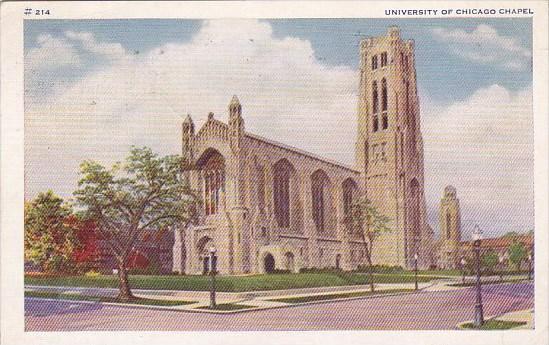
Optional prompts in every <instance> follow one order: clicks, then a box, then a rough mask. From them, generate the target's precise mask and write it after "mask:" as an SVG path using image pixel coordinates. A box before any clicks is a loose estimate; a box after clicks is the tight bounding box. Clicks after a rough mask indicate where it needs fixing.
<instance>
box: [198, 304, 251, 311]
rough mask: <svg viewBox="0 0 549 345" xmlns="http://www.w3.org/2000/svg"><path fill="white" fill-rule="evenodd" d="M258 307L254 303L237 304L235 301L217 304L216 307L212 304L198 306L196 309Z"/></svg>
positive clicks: (224, 309) (225, 309)
mask: <svg viewBox="0 0 549 345" xmlns="http://www.w3.org/2000/svg"><path fill="white" fill-rule="evenodd" d="M252 308H256V307H255V306H253V305H246V304H235V303H222V304H218V305H216V306H215V308H210V306H204V307H198V308H196V309H206V310H223V311H227V310H242V309H252Z"/></svg>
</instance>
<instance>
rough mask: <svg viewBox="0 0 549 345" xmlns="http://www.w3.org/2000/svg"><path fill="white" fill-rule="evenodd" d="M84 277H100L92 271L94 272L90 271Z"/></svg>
mask: <svg viewBox="0 0 549 345" xmlns="http://www.w3.org/2000/svg"><path fill="white" fill-rule="evenodd" d="M84 276H85V277H87V278H97V277H99V276H101V273H99V272H97V271H94V270H91V271H88V272H86V273H84Z"/></svg>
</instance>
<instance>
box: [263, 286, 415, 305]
mask: <svg viewBox="0 0 549 345" xmlns="http://www.w3.org/2000/svg"><path fill="white" fill-rule="evenodd" d="M411 291H414V290H412V289H392V290H382V291H374V292H372V291H357V292H348V293H337V294H326V295H312V296H299V297H286V298H276V299H270V300H268V301H270V302H283V303H306V302H314V301H326V300H334V299H341V298H351V297H363V296H375V295H386V294H392V293H401V292H411Z"/></svg>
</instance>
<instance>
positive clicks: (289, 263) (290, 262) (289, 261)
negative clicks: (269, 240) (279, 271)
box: [284, 252, 295, 272]
mask: <svg viewBox="0 0 549 345" xmlns="http://www.w3.org/2000/svg"><path fill="white" fill-rule="evenodd" d="M284 257H285V258H286V269H287V270H288V271H290V272H293V271H294V268H295V265H294V254H292V253H291V252H287V253H286V254H284Z"/></svg>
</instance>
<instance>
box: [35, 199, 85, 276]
mask: <svg viewBox="0 0 549 345" xmlns="http://www.w3.org/2000/svg"><path fill="white" fill-rule="evenodd" d="M71 214H72V210H71V208H70V207H69V206H68V205H67V204H66V203H64V201H63V199H62V198H60V197H58V196H57V195H55V194H54V193H53V192H52V191H47V192H45V193H39V194H38V196H37V197H36V198H35V199H34V200H33V201H31V202H27V203H25V259H26V260H29V261H31V262H33V263H35V264H37V265H39V266H40V267H41V268H42V270H43V271H45V272H70V271H72V270H73V269H74V262H73V260H72V253H73V251H74V249H75V248H76V247H77V246H78V239H77V237H76V229H75V228H74V227H73V226H71V224H70V222H68V221H67V220H68V217H69V216H70V215H71Z"/></svg>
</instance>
